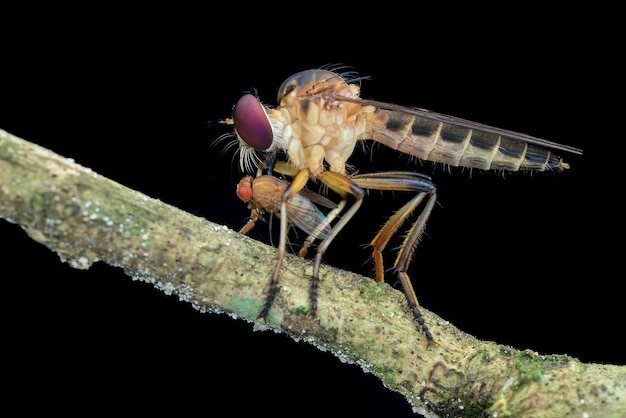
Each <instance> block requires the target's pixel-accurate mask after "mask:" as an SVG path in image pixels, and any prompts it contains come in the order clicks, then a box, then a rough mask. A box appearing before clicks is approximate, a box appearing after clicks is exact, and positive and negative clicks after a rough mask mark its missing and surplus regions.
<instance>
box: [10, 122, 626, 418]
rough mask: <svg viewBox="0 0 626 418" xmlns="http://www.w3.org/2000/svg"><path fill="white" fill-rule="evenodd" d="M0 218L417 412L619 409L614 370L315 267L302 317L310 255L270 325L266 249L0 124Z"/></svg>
mask: <svg viewBox="0 0 626 418" xmlns="http://www.w3.org/2000/svg"><path fill="white" fill-rule="evenodd" d="M0 217H2V218H4V219H6V220H7V221H10V222H15V223H17V224H19V225H20V226H22V228H23V229H24V230H25V231H26V233H27V234H28V235H29V236H30V237H31V238H32V239H34V240H35V241H37V242H40V243H42V244H44V245H45V246H47V247H48V248H49V249H50V250H52V251H54V252H56V253H57V254H59V256H61V257H62V259H64V260H66V261H67V262H68V263H69V264H70V265H71V266H72V267H75V268H79V269H87V268H89V267H90V266H91V265H92V264H93V263H94V262H96V261H102V262H105V263H107V264H110V265H112V266H119V267H122V268H123V269H124V271H125V272H126V274H127V275H129V276H131V277H133V278H135V279H140V280H143V281H146V282H149V283H152V284H153V285H154V286H155V287H157V288H159V289H161V290H162V291H164V292H166V293H168V294H169V293H174V294H177V295H178V296H179V297H180V298H181V299H182V300H185V301H187V302H188V303H191V304H192V305H193V306H195V307H196V308H197V309H198V310H200V311H201V312H208V311H211V312H225V313H228V314H230V315H232V316H236V317H238V318H240V319H242V320H245V321H250V322H254V323H255V326H258V327H270V328H272V329H274V330H276V331H279V332H283V333H285V334H287V335H289V336H290V337H292V338H293V339H295V340H299V341H300V340H304V341H306V342H308V343H310V344H313V345H314V346H317V347H319V348H320V349H324V350H329V351H331V352H332V353H333V354H335V355H336V356H338V357H340V358H341V359H342V360H343V361H346V362H350V363H355V364H358V365H360V366H361V367H362V368H363V369H364V370H366V371H369V372H371V373H372V374H374V375H375V376H377V377H378V378H379V379H380V380H381V382H382V383H383V384H384V385H385V386H386V387H387V388H389V389H390V390H393V391H397V392H399V393H401V394H402V395H403V396H404V397H405V398H406V399H407V401H408V402H409V403H410V404H411V405H412V406H413V407H414V410H415V411H416V412H419V413H421V414H423V415H425V416H470V417H474V416H498V417H503V416H524V417H539V416H541V417H563V416H577V417H584V416H588V417H597V416H608V417H613V416H615V417H617V416H626V367H624V366H617V365H601V364H585V363H581V362H580V361H578V360H577V359H575V358H571V357H568V356H566V355H546V356H542V355H539V354H537V353H535V352H532V351H529V350H526V351H520V350H517V349H515V348H512V347H509V346H503V345H498V344H496V343H493V342H483V341H479V340H477V339H476V338H474V337H472V336H470V335H468V334H466V333H463V332H462V331H460V330H458V329H457V328H455V327H454V326H453V325H452V324H450V323H447V322H445V321H443V320H442V319H441V318H439V317H437V315H435V314H433V313H431V312H429V311H428V310H426V309H422V312H423V314H424V316H425V318H426V320H427V321H428V324H429V327H430V328H431V331H432V333H433V335H434V337H435V340H436V342H437V345H436V346H435V347H431V348H429V349H428V350H426V349H425V339H424V335H423V334H421V333H420V331H419V328H418V327H417V324H416V323H415V321H414V320H413V317H412V315H411V313H410V312H409V311H408V309H407V306H406V300H405V298H404V295H403V294H402V293H401V292H399V291H397V290H394V289H393V288H391V287H390V286H388V285H386V284H377V283H375V282H374V281H373V280H371V279H369V278H366V277H362V276H359V275H356V274H353V273H349V272H346V271H342V270H338V269H334V268H331V267H328V266H324V267H323V268H322V271H321V277H322V278H323V279H322V282H321V284H320V298H319V313H320V319H319V320H317V321H315V320H310V319H307V316H306V312H307V310H308V291H309V283H308V281H307V280H304V279H303V278H306V277H309V276H310V273H311V269H312V264H311V262H309V261H306V260H302V259H299V258H297V257H295V256H288V257H287V259H286V261H285V263H286V264H285V266H284V269H283V273H282V277H281V289H280V292H279V295H278V297H277V299H276V302H275V304H274V306H273V308H272V310H271V314H270V317H269V323H267V324H265V323H263V322H257V316H258V314H259V312H260V310H261V308H262V305H263V302H264V294H263V290H264V288H265V287H266V285H267V282H268V278H269V277H270V275H271V271H272V268H273V262H268V260H273V259H274V257H275V250H274V249H273V248H271V247H269V246H266V245H264V244H262V243H260V242H257V241H254V240H252V239H250V238H248V237H245V236H242V235H240V234H238V233H236V232H234V231H232V230H230V229H229V228H227V227H225V226H221V225H217V224H215V223H212V222H209V221H207V220H204V219H201V218H198V217H195V216H193V215H191V214H189V213H186V212H184V211H181V210H179V209H177V208H175V207H172V206H170V205H167V204H165V203H163V202H160V201H158V200H155V199H152V198H149V197H147V196H145V195H143V194H141V193H139V192H137V191H134V190H131V189H129V188H126V187H124V186H122V185H120V184H118V183H115V182H113V181H111V180H109V179H107V178H104V177H102V176H100V175H98V174H97V173H95V172H93V171H91V170H90V169H87V168H85V167H82V166H80V165H79V164H76V163H74V162H73V161H71V160H69V159H66V158H64V157H61V156H59V155H57V154H54V153H53V152H51V151H49V150H47V149H45V148H42V147H40V146H38V145H35V144H32V143H29V142H27V141H24V140H23V139H20V138H17V137H15V136H13V135H11V134H9V133H7V132H5V131H2V130H0Z"/></svg>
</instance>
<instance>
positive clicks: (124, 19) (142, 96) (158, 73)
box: [0, 5, 625, 417]
mask: <svg viewBox="0 0 626 418" xmlns="http://www.w3.org/2000/svg"><path fill="white" fill-rule="evenodd" d="M236 9H237V6H236V5H232V6H230V7H227V8H226V9H223V10H222V9H219V8H215V9H212V10H210V11H201V10H190V11H188V12H181V11H176V12H173V11H171V10H168V9H165V8H163V9H159V10H154V9H152V10H143V11H141V12H138V13H135V12H131V11H129V10H97V11H96V10H89V11H88V10H67V11H63V10H59V9H55V10H50V11H43V10H38V11H37V12H38V13H37V16H35V15H33V14H21V15H20V19H19V20H13V19H9V18H7V17H8V16H10V15H5V17H4V18H3V19H4V20H5V21H9V22H13V23H15V24H14V25H8V26H7V27H6V29H5V30H4V33H3V40H2V42H3V43H4V45H3V53H2V61H3V62H2V66H1V67H0V74H1V78H0V86H1V90H2V91H1V92H0V94H1V96H2V98H1V102H2V104H1V108H0V128H1V129H4V130H6V131H9V132H11V133H13V134H15V135H17V136H20V137H22V138H24V139H27V140H29V141H32V142H34V143H37V144H39V145H42V146H44V147H47V148H50V149H51V150H53V151H55V152H57V153H59V154H61V155H63V156H66V157H71V158H74V159H75V160H76V162H78V163H80V164H82V165H84V166H87V167H90V168H91V169H93V170H94V171H96V172H98V173H100V174H102V175H104V176H106V177H109V178H111V179H113V180H115V181H118V182H119V183H122V184H124V185H126V186H129V187H131V188H134V189H136V190H139V191H141V192H143V193H145V194H147V195H149V196H152V197H155V198H158V199H161V200H162V201H164V202H166V203H169V204H172V205H174V206H177V207H179V208H181V209H184V210H186V211H189V212H191V213H193V214H196V215H198V216H202V217H205V218H207V219H209V220H211V221H214V222H217V223H220V224H225V225H228V226H229V227H231V228H233V229H238V228H240V227H241V226H242V225H243V224H244V223H245V221H246V219H247V216H248V211H247V209H246V207H245V205H243V204H242V203H241V202H240V201H239V200H238V199H237V197H236V196H235V185H236V183H237V181H238V179H239V178H240V177H241V173H240V172H239V170H238V167H237V165H236V164H235V163H234V162H233V161H235V160H233V157H234V156H233V153H232V152H230V153H226V154H221V153H220V152H221V149H220V148H217V149H215V148H211V145H212V144H213V143H214V142H215V140H216V138H218V137H219V136H220V135H222V134H224V133H226V132H228V130H227V129H226V128H224V127H220V126H217V127H215V126H214V127H208V126H209V125H210V123H209V122H210V121H216V120H218V119H220V118H223V117H227V116H230V112H231V107H232V105H233V104H234V102H235V101H236V100H237V98H238V97H239V95H240V94H241V92H242V91H246V90H249V89H251V88H256V89H257V90H258V93H259V95H260V97H261V98H262V99H263V101H265V102H266V103H269V104H272V105H273V104H275V100H276V98H275V96H276V91H277V88H278V86H279V85H280V84H281V83H282V81H283V80H284V79H285V78H286V77H288V76H289V75H291V74H293V73H295V72H297V71H300V70H303V69H308V68H313V67H317V66H320V65H324V64H333V63H345V64H347V65H350V66H352V67H353V68H354V69H355V70H356V71H358V72H359V73H360V74H362V75H368V76H371V78H372V79H371V80H369V81H365V82H363V85H362V97H364V98H372V99H376V100H380V101H387V102H393V103H397V104H402V105H410V106H418V107H422V108H427V109H431V110H434V111H438V112H441V113H446V114H451V115H455V116H459V117H463V118H466V119H470V120H474V121H479V122H482V123H487V124H490V125H495V126H498V127H502V128H507V129H511V130H516V131H520V132H524V133H527V134H530V135H535V136H539V137H543V138H547V139H550V140H552V141H555V142H560V143H564V144H568V145H572V146H576V147H581V148H584V149H585V155H584V156H583V157H579V156H572V155H564V157H565V159H566V160H568V161H569V162H570V163H571V165H572V169H571V170H569V171H567V172H565V173H563V174H560V175H555V174H553V173H543V174H541V173H540V174H536V175H533V176H529V175H527V174H520V173H513V174H506V175H501V174H497V173H490V172H478V171H474V172H472V173H469V172H468V171H467V170H466V171H463V170H460V169H451V170H447V169H445V168H443V167H434V166H432V165H430V164H429V163H425V164H423V165H417V166H416V165H414V164H411V163H409V161H408V159H407V158H406V157H399V156H398V155H397V154H394V153H393V152H388V151H385V150H384V149H382V148H378V152H377V153H376V159H375V161H370V160H369V159H368V157H367V156H362V155H355V156H354V159H353V160H351V162H352V163H353V164H354V165H356V166H357V167H358V168H359V169H360V170H361V171H362V172H365V171H374V170H379V169H407V168H409V169H415V170H418V171H420V172H423V173H425V174H429V175H431V176H432V177H433V179H434V182H435V184H437V186H438V195H439V203H440V204H439V205H438V206H437V207H436V209H435V211H434V213H433V215H432V218H431V221H430V223H429V225H428V227H427V236H425V238H424V239H423V241H422V243H421V245H420V246H419V247H418V250H417V251H416V253H415V256H414V260H413V264H412V267H411V271H410V273H411V277H412V279H413V281H414V286H415V289H416V292H417V294H418V297H419V298H420V302H421V304H422V305H423V306H425V307H426V308H428V309H430V310H432V311H434V312H436V313H437V314H439V315H440V316H441V317H443V318H444V319H446V320H449V321H450V322H451V323H453V324H454V325H456V326H457V327H459V328H460V329H462V330H463V331H465V332H468V333H470V334H472V335H474V336H476V337H478V338H481V339H485V340H492V341H496V342H498V343H502V344H509V345H511V346H513V347H515V348H518V349H531V350H534V351H537V352H538V353H540V354H552V353H555V354H568V355H570V356H573V357H577V358H579V359H580V360H582V361H584V362H594V363H608V364H624V362H625V361H624V360H625V357H624V355H623V350H622V348H621V346H620V341H621V338H620V336H619V333H618V332H617V330H616V329H615V328H616V327H617V328H622V325H621V322H622V320H623V310H622V309H620V305H619V303H620V302H621V301H622V297H621V295H620V291H619V290H618V289H619V287H618V286H619V284H620V283H619V282H620V280H619V274H618V277H617V278H616V277H615V276H616V274H617V273H609V271H614V270H613V267H611V265H612V264H613V265H614V264H616V263H615V261H614V260H615V258H614V257H613V256H611V254H612V251H611V250H610V248H611V246H612V245H614V244H610V243H609V242H607V239H606V238H605V236H604V235H601V233H600V232H599V231H602V230H604V231H611V230H612V229H611V228H616V227H617V222H616V220H615V218H612V217H611V215H610V211H609V209H608V208H609V207H610V206H612V205H611V204H610V203H608V202H607V200H606V196H603V195H602V193H600V192H599V191H598V189H599V187H600V184H602V182H603V181H605V180H604V179H603V178H602V177H601V174H600V173H599V172H597V171H594V170H592V169H591V167H592V165H593V164H594V163H596V162H599V157H598V155H601V154H600V150H601V149H602V148H601V147H604V146H606V143H605V142H603V141H604V140H605V139H606V137H604V136H603V135H601V134H599V130H600V129H601V126H600V125H601V121H600V120H598V119H597V118H595V117H594V116H593V115H592V110H593V109H590V108H593V104H594V103H595V104H597V102H594V101H590V100H591V99H590V97H592V95H593V91H594V90H595V89H596V87H595V84H594V83H595V82H596V81H597V78H596V76H595V75H593V74H589V73H588V70H585V69H583V68H582V67H581V65H580V64H581V62H590V61H592V60H594V59H596V56H595V55H596V54H595V53H594V46H593V44H590V43H589V42H588V41H587V39H586V36H585V35H584V34H582V33H580V32H579V31H580V29H579V27H578V25H577V24H575V22H571V23H570V24H569V25H568V26H565V27H561V28H560V29H559V30H555V29H554V28H553V26H552V24H551V23H552V20H551V19H550V18H548V17H545V18H539V17H537V16H539V14H538V15H536V16H534V17H532V18H531V19H530V20H528V21H526V22H525V23H524V24H521V25H512V24H510V23H508V24H507V25H502V24H494V23H496V22H494V21H491V20H476V19H472V20H471V21H470V22H467V24H466V25H464V26H461V27H459V26H456V25H452V26H456V27H457V29H455V31H453V32H452V34H453V35H451V34H448V36H442V33H445V32H447V31H449V30H450V29H451V28H450V27H449V25H448V24H449V23H450V22H445V21H444V20H442V19H441V17H440V18H439V24H436V22H437V21H438V19H435V18H430V17H428V16H421V17H419V18H417V17H416V16H405V17H404V18H401V17H400V16H399V15H401V14H402V13H392V14H390V15H386V14H381V15H379V14H378V13H371V14H370V15H369V16H368V17H367V18H365V19H362V18H359V19H357V18H356V17H355V16H354V15H353V14H352V13H351V12H350V11H348V10H345V11H333V13H330V15H329V10H325V11H316V10H313V9H312V10H310V13H304V14H298V15H295V12H293V13H292V12H289V11H288V10H282V11H281V10H276V11H273V13H274V14H273V16H274V18H275V21H274V20H273V21H271V22H268V21H266V20H263V19H262V18H261V17H260V15H255V14H254V13H251V15H252V16H249V15H247V14H245V12H243V11H240V10H236ZM48 12H49V13H50V15H48V14H47V13H48ZM244 14H245V16H244ZM52 15H54V19H53V18H51V17H52ZM63 15H65V17H59V16H63ZM250 17H252V19H250ZM322 17H325V18H322ZM433 19H434V20H433ZM431 20H433V22H430V21H431ZM17 22H19V23H17ZM426 22H430V24H429V25H428V26H424V25H422V24H423V23H426ZM381 23H384V25H382V26H381ZM433 23H434V24H433ZM451 36H452V37H451ZM605 151H606V150H605ZM606 181H611V179H607V180H606ZM405 198H406V197H405V196H402V195H397V196H395V197H392V196H390V195H385V196H383V197H379V196H371V197H368V199H367V200H366V202H365V204H364V206H363V208H362V210H361V211H360V213H359V214H358V219H356V220H355V221H354V222H352V225H350V226H349V227H348V228H347V230H346V231H345V232H342V234H340V236H339V237H338V239H337V240H336V241H335V242H334V243H333V244H332V245H331V247H330V249H329V251H328V253H327V255H326V257H325V262H327V263H328V264H332V265H335V266H338V267H341V268H344V269H348V270H354V271H358V272H360V273H362V274H365V275H371V266H370V264H369V263H368V257H369V253H368V251H367V249H364V248H363V245H362V244H366V243H367V242H368V241H369V240H370V239H371V238H372V237H373V236H374V234H375V233H376V231H377V227H378V226H379V225H380V224H381V223H382V222H383V221H384V219H385V217H386V216H388V215H389V214H390V213H391V212H392V211H393V210H395V209H397V208H398V207H399V206H400V205H401V204H402V203H403V202H404V201H405ZM599 210H602V211H603V214H602V215H601V216H598V215H597V213H599ZM602 225H605V228H603V227H602ZM609 225H611V227H609V229H606V227H607V226H609ZM263 229H265V230H267V228H266V227H265V226H264V225H261V226H260V227H259V228H258V230H257V231H254V232H253V233H252V236H253V237H255V238H259V239H264V238H265V237H266V234H264V233H263ZM0 243H1V245H2V252H1V253H0V261H1V262H2V267H3V269H2V271H3V274H2V278H3V284H4V289H3V293H2V295H3V303H2V309H3V315H2V318H3V320H2V328H3V346H4V350H5V351H4V352H5V359H6V362H7V363H9V364H8V365H10V366H11V370H12V372H11V373H8V372H6V371H5V372H4V379H5V380H7V381H10V383H11V385H10V387H11V391H12V392H13V393H15V394H16V395H27V396H29V397H30V398H33V399H40V400H42V402H44V403H45V404H46V407H47V408H48V410H50V411H66V412H68V411H72V410H80V409H79V408H82V407H81V406H80V404H79V403H78V400H81V401H83V402H86V403H87V404H88V405H90V407H89V409H90V410H91V409H93V410H110V411H121V410H134V411H142V412H150V411H164V410H171V411H173V412H177V413H178V414H181V415H184V414H185V413H186V412H188V411H192V410H202V411H206V413H211V412H213V410H224V409H225V410H227V411H229V415H231V414H242V415H243V414H250V413H255V414H260V413H266V412H270V413H272V414H276V415H278V416H287V415H294V414H302V413H308V414H310V415H320V414H330V413H333V414H337V415H344V414H346V415H347V414H350V415H352V416H380V415H383V416H396V417H403V416H414V415H412V413H411V408H410V406H409V405H408V403H406V401H405V400H404V398H403V397H401V396H400V395H398V394H396V393H393V392H390V391H389V390H387V389H385V388H384V387H383V386H382V384H380V382H379V381H377V380H376V379H375V378H374V377H373V376H372V375H369V374H365V373H364V372H362V371H361V369H359V368H358V367H357V366H352V365H347V364H342V363H341V362H340V361H339V360H338V359H336V358H335V357H333V356H332V355H331V354H330V353H322V352H318V351H317V350H316V349H314V348H312V347H310V346H308V345H306V344H305V343H296V342H293V341H291V340H289V339H288V338H286V337H284V336H281V335H276V334H274V333H262V332H253V331H252V325H251V324H248V323H244V322H241V321H236V320H233V319H231V318H230V317H228V316H226V315H214V314H200V313H198V312H197V311H195V310H193V309H192V308H191V307H190V306H189V305H187V304H185V303H183V302H179V301H178V300H177V298H176V297H175V296H166V295H164V294H163V293H161V292H160V291H158V290H155V289H154V288H152V287H151V286H150V285H147V284H144V283H140V282H136V281H132V280H131V279H130V278H129V277H127V276H125V275H124V274H123V273H122V271H121V270H120V269H116V268H112V267H109V266H106V265H102V264H96V265H94V266H92V267H91V269H89V270H88V271H79V270H74V269H71V268H70V267H69V266H68V265H66V264H63V263H61V262H60V260H59V259H58V257H57V256H56V255H55V254H54V253H52V252H51V251H49V250H48V249H46V248H44V247H43V246H41V245H39V244H37V243H35V242H33V241H31V240H29V239H28V237H27V236H26V234H25V233H24V232H23V231H22V230H21V229H20V228H19V227H18V226H16V225H13V224H10V223H8V222H6V221H1V222H0ZM388 259H392V256H389V257H388ZM268 262H271V260H268ZM32 407H34V406H31V405H29V404H25V405H22V408H25V409H29V408H32Z"/></svg>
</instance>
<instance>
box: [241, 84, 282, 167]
mask: <svg viewBox="0 0 626 418" xmlns="http://www.w3.org/2000/svg"><path fill="white" fill-rule="evenodd" d="M268 110H269V107H268V106H265V105H263V104H262V103H261V101H260V100H259V98H258V97H257V95H256V92H254V93H245V94H244V95H243V96H241V98H240V99H239V100H238V101H237V103H236V104H235V105H234V106H233V119H232V123H233V125H234V126H235V136H236V137H237V139H238V140H239V151H240V153H241V155H240V159H239V165H240V166H241V169H242V170H244V171H254V170H256V168H257V167H258V166H259V164H261V163H266V162H267V161H268V160H269V159H270V158H271V156H272V155H274V154H276V153H277V152H278V150H279V149H281V148H280V143H279V141H278V140H277V138H278V137H279V136H278V135H276V132H277V127H276V126H274V124H273V122H272V120H271V119H270V118H269V116H268ZM274 123H277V122H274Z"/></svg>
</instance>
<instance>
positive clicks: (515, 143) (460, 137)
mask: <svg viewBox="0 0 626 418" xmlns="http://www.w3.org/2000/svg"><path fill="white" fill-rule="evenodd" d="M405 109H407V108H403V110H402V111H397V110H388V109H383V108H374V107H371V106H370V107H369V109H367V110H366V109H365V108H364V109H363V110H364V111H365V113H366V114H367V116H366V119H367V120H368V122H367V129H366V132H365V134H364V135H363V136H362V139H373V140H374V141H377V142H380V143H382V144H385V145H386V146H388V147H391V148H393V149H395V150H398V151H400V152H403V153H406V154H409V155H413V156H415V157H418V158H421V159H424V160H429V161H434V162H439V163H444V164H448V165H451V166H462V167H470V168H480V169H486V170H489V169H494V170H508V171H518V170H533V171H544V170H555V171H562V170H564V169H567V168H569V164H567V163H565V162H563V160H562V159H561V158H560V157H559V156H557V155H555V154H554V153H553V152H552V151H551V150H550V148H549V147H548V146H546V147H543V146H541V145H542V144H543V142H545V144H546V145H551V144H552V143H550V142H548V141H543V140H540V139H537V138H533V137H530V136H526V135H523V134H517V133H515V132H510V131H506V130H500V129H497V128H492V127H489V126H486V125H481V124H477V123H473V122H469V121H464V120H462V119H456V118H452V117H448V116H445V115H440V114H436V113H430V112H428V111H423V110H420V109H414V110H411V111H410V112H407V110H408V109H407V110H405ZM422 114H424V115H428V117H424V116H422ZM448 118H449V120H450V122H447V121H446V119H448ZM459 122H461V123H459ZM538 144H539V145H538ZM554 145H557V144H554Z"/></svg>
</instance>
